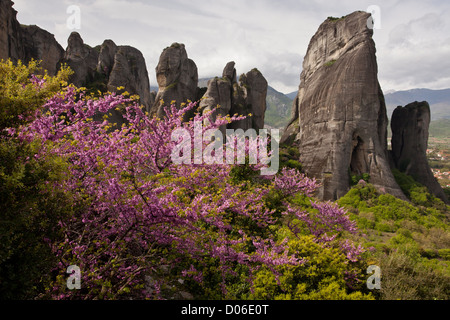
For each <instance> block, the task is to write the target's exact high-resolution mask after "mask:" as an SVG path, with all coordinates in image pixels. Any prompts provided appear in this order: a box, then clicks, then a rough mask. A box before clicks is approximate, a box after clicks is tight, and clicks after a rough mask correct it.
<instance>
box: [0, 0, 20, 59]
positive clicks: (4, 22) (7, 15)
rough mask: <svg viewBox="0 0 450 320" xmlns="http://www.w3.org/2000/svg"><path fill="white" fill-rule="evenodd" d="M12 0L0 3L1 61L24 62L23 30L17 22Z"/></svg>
mask: <svg viewBox="0 0 450 320" xmlns="http://www.w3.org/2000/svg"><path fill="white" fill-rule="evenodd" d="M13 4H14V3H13V2H12V1H10V0H4V1H3V0H2V1H0V59H4V60H7V59H8V58H11V60H12V61H14V62H17V60H22V59H24V57H25V51H24V48H23V46H22V38H21V28H20V24H19V22H18V21H17V18H16V17H17V11H16V10H14V9H13V7H12V6H13Z"/></svg>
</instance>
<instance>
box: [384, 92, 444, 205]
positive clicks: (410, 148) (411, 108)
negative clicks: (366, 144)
mask: <svg viewBox="0 0 450 320" xmlns="http://www.w3.org/2000/svg"><path fill="white" fill-rule="evenodd" d="M430 118H431V116H430V106H429V104H428V103H427V102H426V101H423V102H417V101H416V102H413V103H410V104H408V105H406V106H405V107H401V106H398V107H397V108H396V109H395V110H394V112H393V114H392V118H391V129H392V140H391V141H392V158H393V161H394V164H395V167H396V168H397V169H399V170H400V171H402V172H404V173H406V174H408V175H410V176H412V177H414V179H415V180H416V181H417V182H419V183H421V184H423V185H424V186H426V187H427V188H428V189H429V191H430V192H431V193H432V194H434V195H435V196H436V197H438V198H440V199H442V200H443V201H444V202H447V203H448V199H447V197H446V195H445V193H444V191H443V190H442V188H441V186H440V185H439V183H438V182H437V180H436V178H435V177H434V175H433V173H432V172H431V169H430V166H429V165H428V160H427V153H426V151H427V148H428V128H429V125H430Z"/></svg>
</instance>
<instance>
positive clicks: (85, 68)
mask: <svg viewBox="0 0 450 320" xmlns="http://www.w3.org/2000/svg"><path fill="white" fill-rule="evenodd" d="M98 54H99V53H98V52H97V50H95V49H93V48H91V47H89V46H88V45H86V44H84V41H83V39H82V38H81V36H80V34H79V33H78V32H72V33H71V34H70V36H69V39H68V40H67V49H66V53H65V55H64V60H63V62H64V63H67V64H68V65H69V67H70V68H71V69H72V70H73V71H74V74H73V75H72V78H71V82H72V83H73V84H74V85H76V86H79V87H80V86H85V85H86V84H88V83H89V82H91V81H92V80H93V75H94V72H95V71H96V69H97V64H98Z"/></svg>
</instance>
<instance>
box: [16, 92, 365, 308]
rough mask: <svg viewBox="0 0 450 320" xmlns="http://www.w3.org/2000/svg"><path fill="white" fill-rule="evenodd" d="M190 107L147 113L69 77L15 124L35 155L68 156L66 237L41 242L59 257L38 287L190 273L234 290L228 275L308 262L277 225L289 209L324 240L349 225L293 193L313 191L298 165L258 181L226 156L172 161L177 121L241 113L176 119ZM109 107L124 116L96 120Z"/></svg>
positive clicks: (111, 289) (85, 287) (109, 292)
mask: <svg viewBox="0 0 450 320" xmlns="http://www.w3.org/2000/svg"><path fill="white" fill-rule="evenodd" d="M194 108H196V104H195V103H189V104H187V105H186V106H185V107H184V108H182V109H181V110H178V109H176V108H175V107H173V106H172V107H168V108H166V114H167V116H166V117H165V118H164V119H157V118H149V117H148V116H147V115H146V114H145V113H144V112H143V111H142V109H141V107H140V106H139V105H138V104H137V103H135V102H134V101H132V100H130V99H127V98H125V97H123V96H121V95H115V94H110V95H105V96H103V97H100V98H98V99H92V98H86V97H84V95H83V93H79V92H78V91H77V90H76V89H75V88H73V87H68V88H67V90H66V91H64V92H63V93H61V94H58V95H55V96H54V97H52V98H51V99H49V100H48V101H47V103H46V104H45V105H44V106H43V107H42V108H39V109H38V110H37V111H36V112H35V114H34V120H33V121H32V122H31V123H30V124H29V125H26V126H23V127H22V128H20V129H19V130H18V135H19V137H20V139H23V140H25V141H34V142H36V141H38V142H39V143H40V144H41V148H40V152H39V153H38V154H36V157H37V158H42V159H45V158H46V157H50V156H51V157H55V156H57V157H59V158H60V159H61V161H64V162H65V163H66V168H67V172H66V173H65V176H64V179H62V180H60V181H58V182H51V183H53V185H52V187H53V188H54V189H55V190H64V192H66V193H67V194H70V195H71V196H72V197H73V202H72V203H73V204H72V206H73V211H74V212H75V214H74V215H73V216H72V217H70V218H69V219H66V220H61V221H60V222H59V227H60V230H61V232H62V233H63V234H64V237H63V238H64V240H63V241H61V242H58V243H52V242H50V243H49V245H50V246H51V247H52V250H53V252H54V254H55V256H57V258H58V261H59V263H58V265H57V266H56V267H55V269H54V271H53V273H54V279H55V281H54V282H53V283H52V285H51V287H50V288H49V292H48V294H47V295H46V297H50V298H56V299H94V298H100V299H118V298H123V297H128V298H129V297H131V298H138V299H141V298H150V299H155V298H168V297H173V295H174V292H171V291H170V290H171V288H173V287H174V285H175V288H177V289H179V290H181V289H180V288H179V284H180V283H184V282H186V283H189V286H190V287H189V288H190V289H191V290H199V292H203V293H204V294H203V295H201V296H203V297H209V298H211V297H213V298H224V297H225V298H239V297H240V296H239V294H241V293H242V292H241V293H240V292H236V290H234V291H233V290H231V289H232V285H230V283H231V284H233V283H237V282H242V281H243V279H244V282H245V281H246V282H247V283H248V286H247V287H246V288H247V289H248V288H250V285H251V282H252V279H253V276H254V274H255V273H256V272H257V271H258V270H259V269H260V268H261V266H264V267H267V268H268V269H270V270H272V271H273V272H277V271H276V269H277V267H278V266H282V265H291V266H301V265H302V264H303V263H305V259H303V258H302V257H301V256H300V255H299V254H296V253H295V252H292V250H289V246H288V239H287V238H285V239H280V238H279V236H278V235H277V234H276V232H274V230H275V229H276V228H277V227H278V226H281V225H282V224H283V219H284V218H285V217H290V218H291V219H292V220H291V224H290V227H291V230H293V234H294V235H295V234H296V233H299V232H305V231H306V232H309V233H310V234H312V235H314V236H315V237H316V238H317V241H318V242H322V243H332V242H333V241H334V240H335V238H336V237H337V236H338V235H339V234H340V232H342V231H350V232H352V231H354V230H355V228H354V225H353V224H352V223H351V222H350V221H349V220H348V216H347V215H346V213H345V212H344V211H343V210H342V209H340V208H338V207H336V206H334V205H332V204H330V203H318V202H315V201H312V202H311V205H312V207H313V209H314V213H307V212H304V211H302V210H301V209H300V208H298V207H295V205H291V204H290V202H289V199H291V198H292V197H293V196H294V195H295V194H298V193H300V194H303V195H305V196H306V197H308V198H309V197H311V196H312V195H313V193H314V191H315V189H316V188H317V183H316V181H315V180H313V179H309V178H307V177H306V176H305V175H303V174H301V173H299V172H298V171H297V170H294V169H291V170H288V169H283V170H282V171H281V172H280V173H279V174H278V175H277V176H275V178H273V179H270V180H269V181H267V182H266V183H260V184H251V185H249V184H248V183H247V182H239V180H237V181H236V180H233V179H231V178H230V175H232V174H233V173H232V170H233V166H230V165H227V164H210V165H207V164H203V163H200V164H195V163H192V164H188V165H185V164H181V165H176V164H174V163H173V162H172V159H171V155H172V151H173V150H174V148H175V147H176V146H177V142H178V141H173V140H172V136H171V134H172V132H173V131H174V130H176V129H180V128H183V129H185V130H187V132H190V133H191V134H192V135H193V134H194V132H195V129H196V128H195V123H198V122H201V123H208V125H206V126H204V127H203V128H202V130H203V133H204V132H206V131H207V130H209V129H218V128H220V127H221V126H223V125H225V124H227V123H229V122H230V121H235V120H238V119H241V118H240V117H231V118H221V117H217V118H216V119H215V120H213V119H212V117H211V114H212V112H211V113H206V114H202V115H201V114H196V115H195V117H194V119H193V120H192V121H189V122H184V121H183V115H184V114H185V113H186V112H188V111H191V110H194ZM112 110H116V111H119V112H121V114H122V115H123V118H124V119H125V124H124V125H123V126H122V127H120V128H115V127H113V126H112V124H111V123H109V122H108V121H107V120H106V118H104V119H102V115H107V114H108V113H109V112H111V111H112ZM98 119H102V120H98ZM206 147H207V143H205V144H204V145H203V148H206ZM250 167H251V168H252V169H253V170H258V169H260V168H261V166H260V165H251V166H250ZM274 192H276V193H277V194H278V195H279V196H280V199H282V205H283V206H282V211H283V214H282V215H281V216H280V215H278V214H276V210H275V209H274V208H272V207H271V206H270V205H268V202H270V201H269V200H270V197H271V196H272V195H273V193H274ZM342 250H343V251H345V253H346V254H347V256H348V259H349V260H352V261H356V260H357V259H358V257H359V253H360V252H359V251H358V250H360V248H355V247H354V246H353V245H352V243H350V242H344V243H343V244H342ZM71 265H77V266H79V267H80V270H81V284H82V285H81V289H80V290H69V289H68V288H67V286H66V279H67V277H68V275H67V273H66V270H67V268H68V267H69V266H71ZM216 287H217V288H219V290H215V289H214V288H216Z"/></svg>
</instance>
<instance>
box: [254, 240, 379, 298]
mask: <svg viewBox="0 0 450 320" xmlns="http://www.w3.org/2000/svg"><path fill="white" fill-rule="evenodd" d="M288 246H289V250H290V251H292V252H293V253H295V254H296V255H297V256H298V257H299V258H300V257H301V258H302V259H304V260H305V262H304V263H303V264H302V265H299V266H279V267H277V268H275V270H273V271H272V270H270V269H268V268H263V269H261V270H260V271H259V272H258V273H257V275H256V277H255V280H254V282H253V286H252V293H251V294H250V295H249V299H258V300H259V299H263V300H319V299H320V300H343V299H357V300H361V299H373V296H372V295H371V294H370V293H368V292H367V289H364V285H365V281H364V280H365V279H364V278H363V277H362V276H361V275H362V274H363V267H364V265H362V264H352V263H348V260H347V259H346V257H345V255H343V254H342V252H340V250H338V249H337V248H332V247H324V246H322V245H320V244H318V243H316V242H315V241H314V239H313V238H312V237H311V236H302V237H299V238H298V239H295V240H291V241H290V242H289V244H288Z"/></svg>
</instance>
